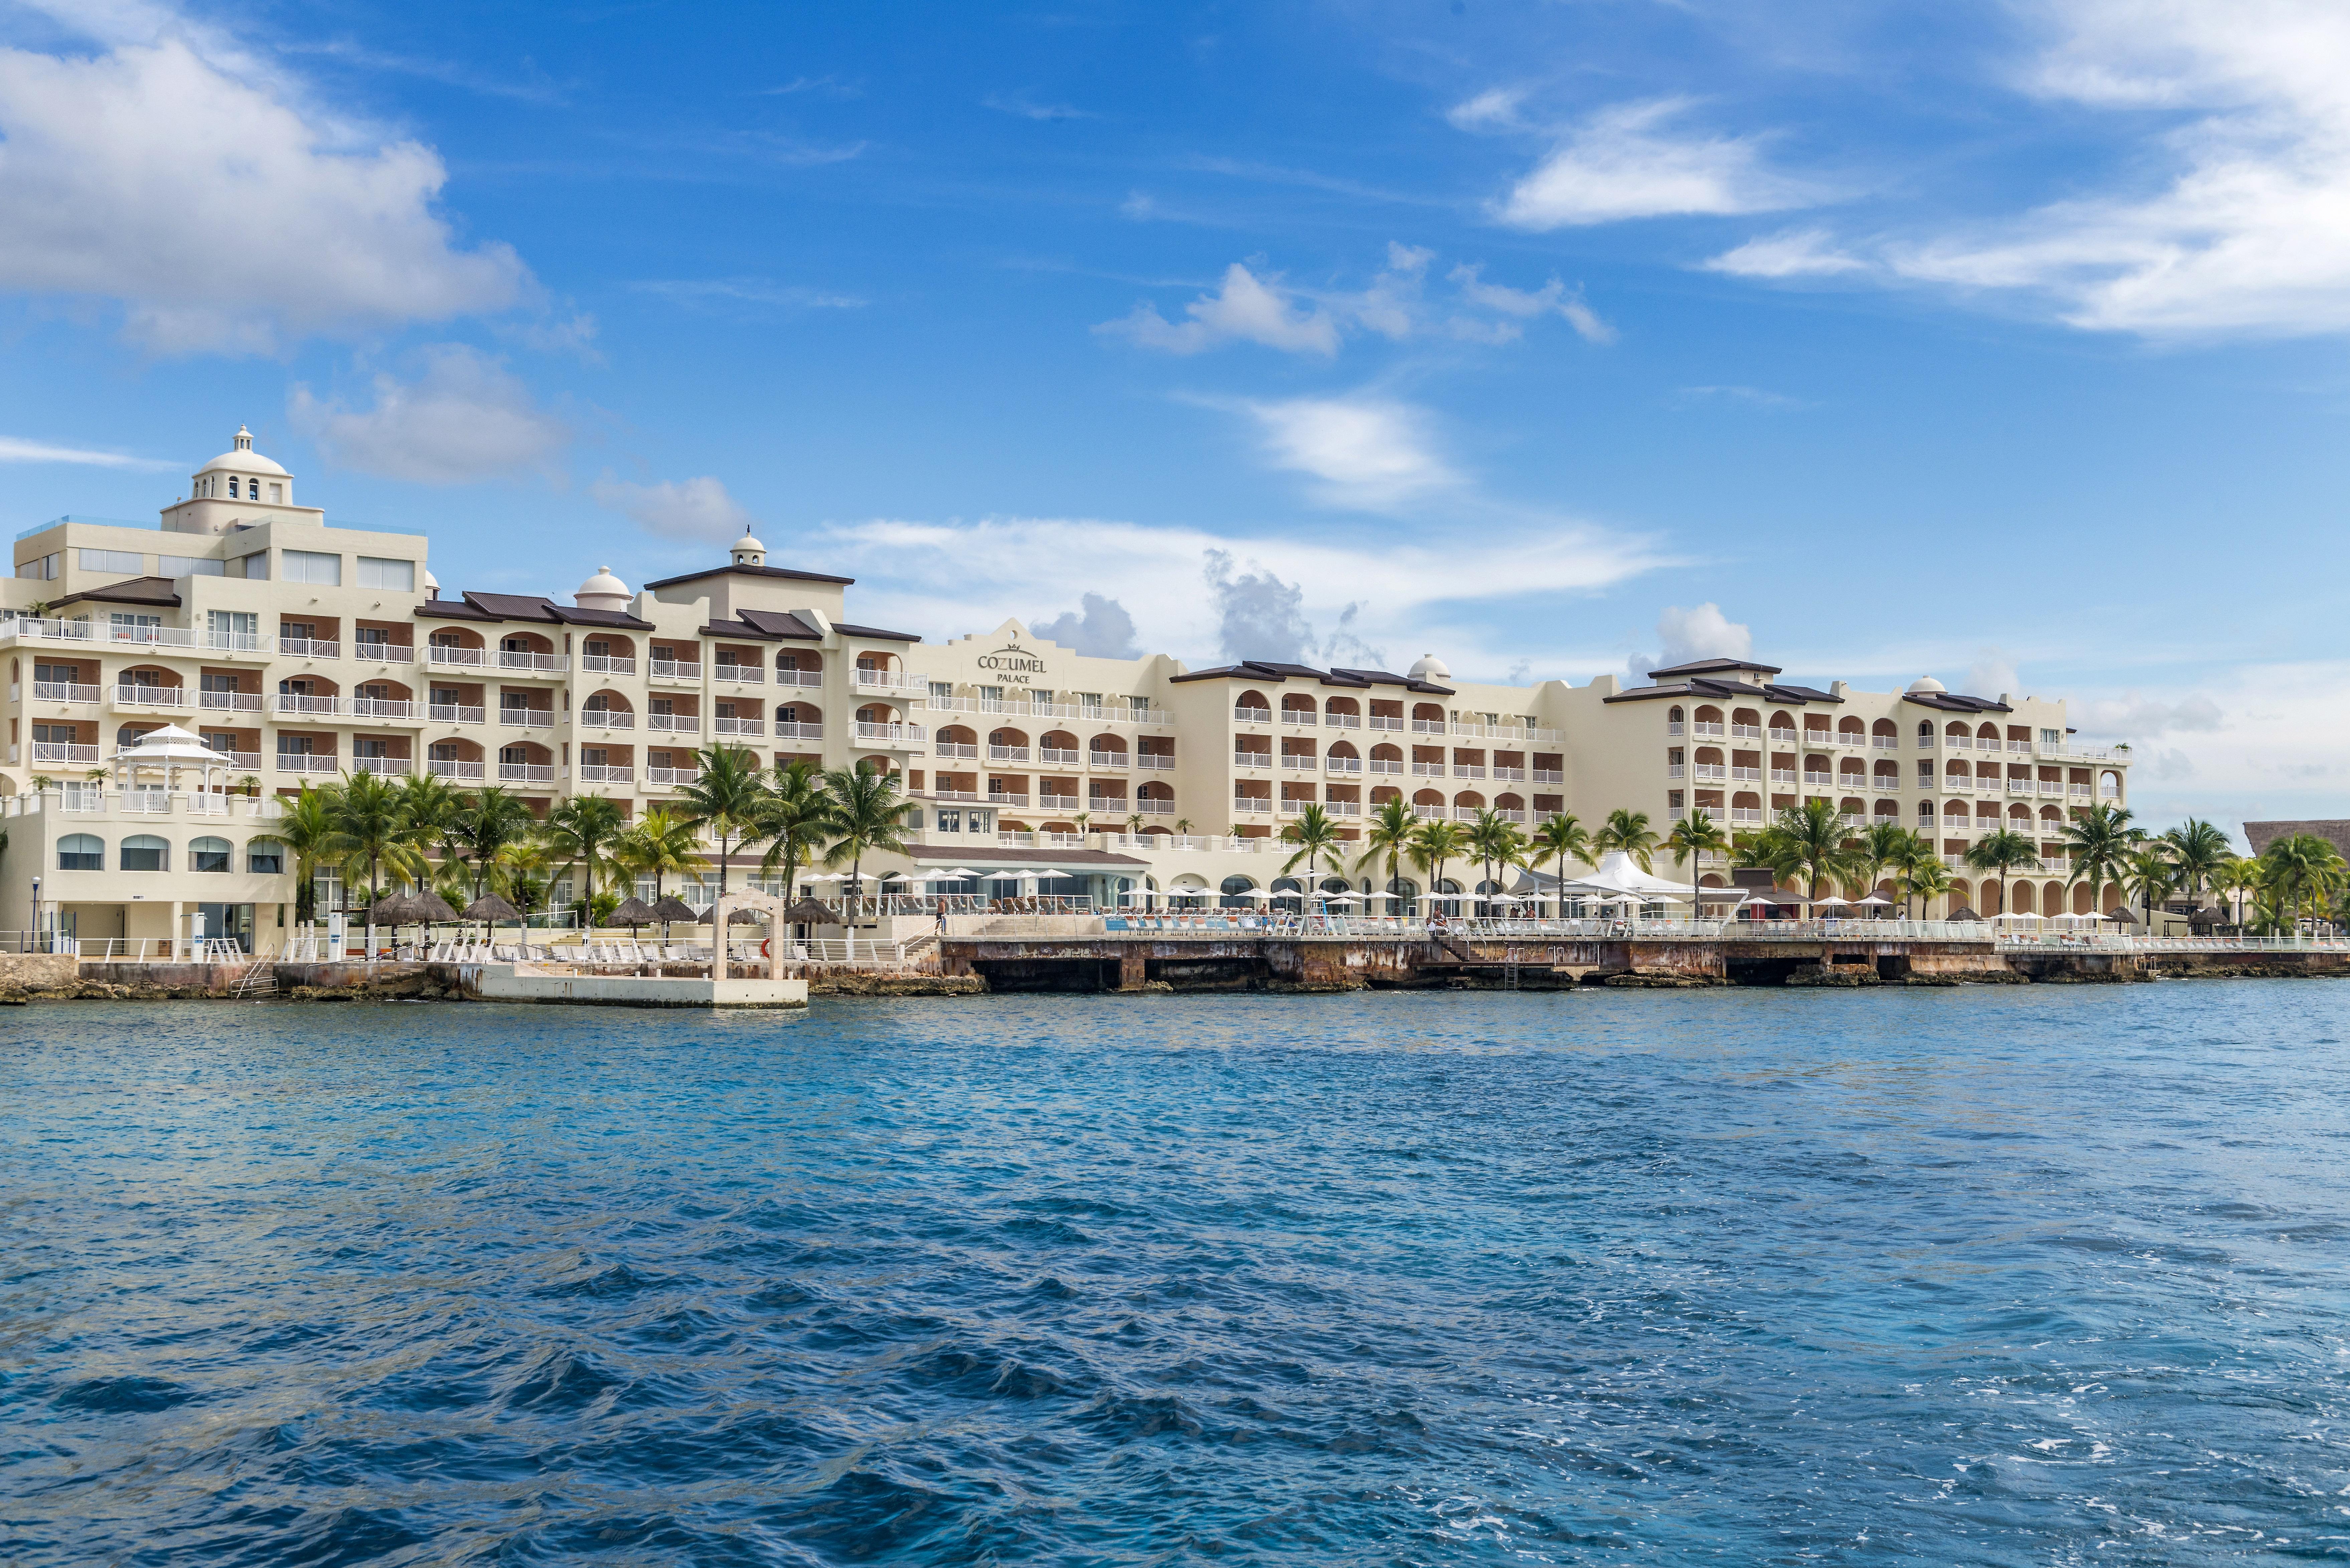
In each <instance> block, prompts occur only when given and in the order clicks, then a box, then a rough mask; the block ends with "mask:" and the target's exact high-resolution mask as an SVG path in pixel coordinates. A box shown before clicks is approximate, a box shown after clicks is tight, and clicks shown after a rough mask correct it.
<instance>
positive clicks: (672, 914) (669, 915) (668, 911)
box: [653, 893, 702, 941]
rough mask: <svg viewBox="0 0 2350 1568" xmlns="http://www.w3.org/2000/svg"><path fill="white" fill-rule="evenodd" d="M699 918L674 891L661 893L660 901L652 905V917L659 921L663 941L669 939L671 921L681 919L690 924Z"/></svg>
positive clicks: (690, 906)
mask: <svg viewBox="0 0 2350 1568" xmlns="http://www.w3.org/2000/svg"><path fill="white" fill-rule="evenodd" d="M701 918H702V917H701V916H699V915H697V914H695V913H694V912H693V906H692V905H691V904H689V903H687V902H686V901H685V900H684V899H682V898H679V897H678V896H677V895H676V894H674V893H665V894H663V895H662V896H661V900H660V903H658V904H655V905H654V906H653V919H656V920H659V921H660V928H661V940H663V941H667V940H669V928H670V926H671V923H672V922H673V921H677V920H683V921H684V922H685V923H686V924H687V925H689V926H690V925H691V924H693V922H694V921H696V920H698V919H701Z"/></svg>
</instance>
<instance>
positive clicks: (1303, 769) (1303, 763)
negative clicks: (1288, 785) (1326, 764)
mask: <svg viewBox="0 0 2350 1568" xmlns="http://www.w3.org/2000/svg"><path fill="white" fill-rule="evenodd" d="M1320 761H1321V759H1320V758H1318V757H1316V756H1315V754H1314V753H1311V752H1284V753H1281V765H1282V766H1283V767H1284V768H1287V769H1288V770H1289V771H1290V772H1292V773H1307V774H1310V773H1315V772H1316V771H1318V769H1317V768H1316V765H1315V764H1316V763H1319V762H1320Z"/></svg>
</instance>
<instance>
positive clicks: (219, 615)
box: [204, 610, 261, 651]
mask: <svg viewBox="0 0 2350 1568" xmlns="http://www.w3.org/2000/svg"><path fill="white" fill-rule="evenodd" d="M204 632H205V636H206V640H207V641H209V642H210V643H211V644H212V645H213V647H214V648H236V649H246V650H247V651H250V650H252V649H257V648H259V647H260V646H261V618H260V617H259V616H257V615H255V614H254V613H253V612H252V611H250V610H209V611H206V612H205V615H204Z"/></svg>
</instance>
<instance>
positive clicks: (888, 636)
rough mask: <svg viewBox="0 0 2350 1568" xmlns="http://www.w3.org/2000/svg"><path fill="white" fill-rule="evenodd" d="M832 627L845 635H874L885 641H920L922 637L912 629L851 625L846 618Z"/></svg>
mask: <svg viewBox="0 0 2350 1568" xmlns="http://www.w3.org/2000/svg"><path fill="white" fill-rule="evenodd" d="M832 629H833V630H835V631H837V632H838V633H840V635H841V636H843V637H874V638H879V639H882V640H883V641H885V642H920V641H921V640H922V639H920V638H919V637H917V636H915V635H914V634H913V633H912V632H910V631H884V630H882V629H881V628H879V627H878V626H851V625H849V624H848V623H847V621H845V620H837V621H834V622H833V623H832Z"/></svg>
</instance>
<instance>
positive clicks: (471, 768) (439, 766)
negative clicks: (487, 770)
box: [424, 757, 482, 779]
mask: <svg viewBox="0 0 2350 1568" xmlns="http://www.w3.org/2000/svg"><path fill="white" fill-rule="evenodd" d="M424 771H425V772H426V773H428V774H432V776H433V777H434V778H436V779H478V778H480V777H481V776H482V764H481V763H473V762H467V761H466V760H465V759H464V758H463V757H428V758H426V759H425V762H424Z"/></svg>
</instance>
